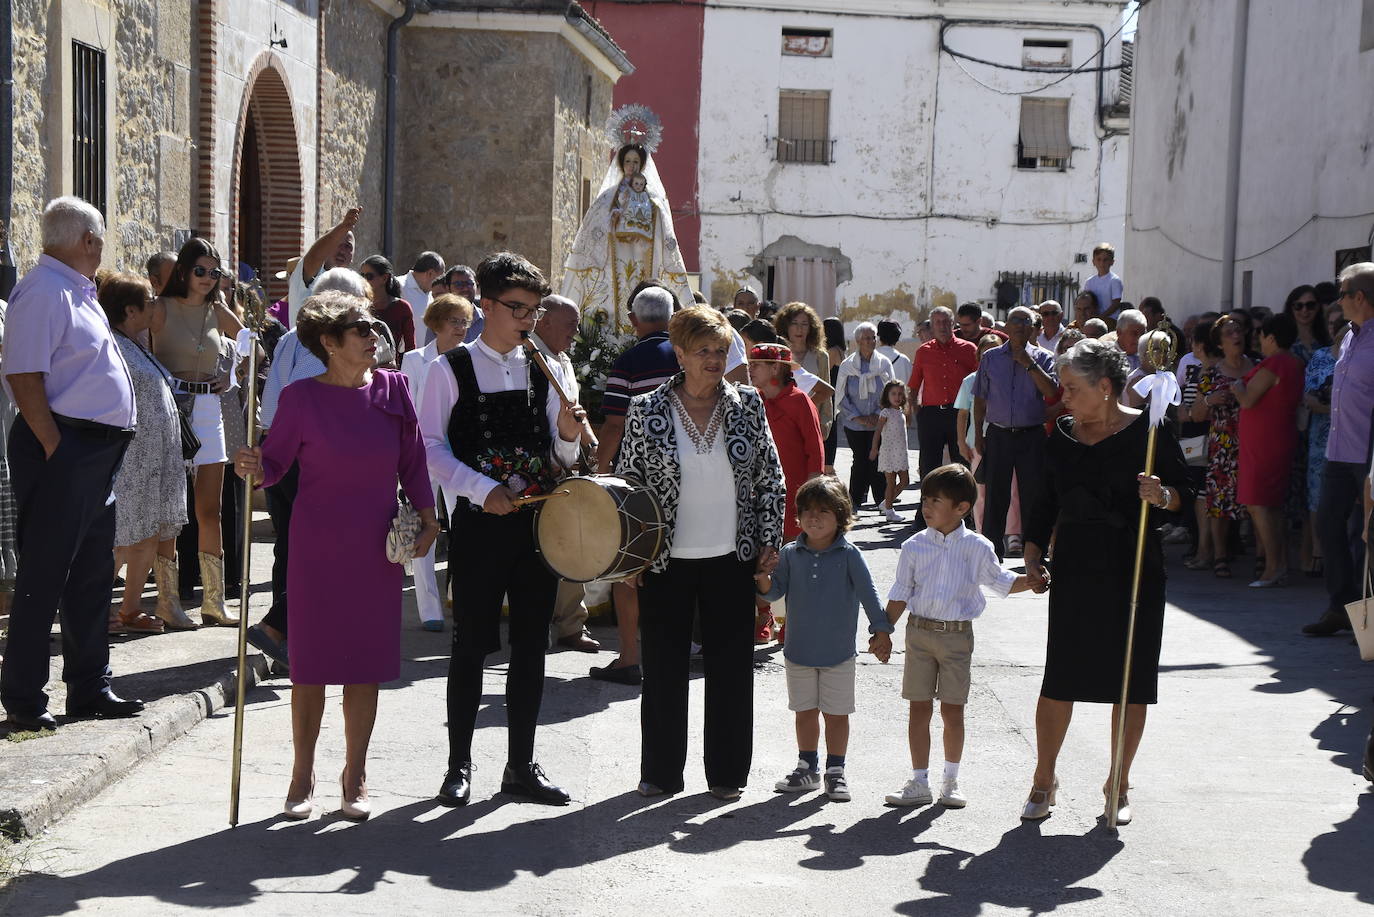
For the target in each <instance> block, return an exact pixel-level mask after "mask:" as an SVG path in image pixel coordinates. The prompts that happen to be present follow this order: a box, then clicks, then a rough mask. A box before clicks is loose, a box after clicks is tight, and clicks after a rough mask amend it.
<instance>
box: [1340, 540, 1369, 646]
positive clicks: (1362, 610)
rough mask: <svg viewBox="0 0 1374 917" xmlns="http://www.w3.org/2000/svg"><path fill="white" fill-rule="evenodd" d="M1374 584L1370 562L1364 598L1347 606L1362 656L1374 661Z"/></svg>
mask: <svg viewBox="0 0 1374 917" xmlns="http://www.w3.org/2000/svg"><path fill="white" fill-rule="evenodd" d="M1371 593H1374V584H1372V583H1371V580H1370V573H1369V564H1368V563H1366V564H1365V567H1364V598H1362V599H1360V600H1359V601H1358V602H1351V603H1350V604H1348V605H1346V606H1345V613H1346V614H1347V615H1348V616H1349V617H1350V629H1351V630H1353V631H1354V632H1355V642H1356V643H1358V644H1359V645H1360V658H1361V659H1363V660H1364V661H1365V662H1374V621H1371V620H1370V619H1371V618H1374V614H1371V613H1370V612H1371V611H1374V594H1371Z"/></svg>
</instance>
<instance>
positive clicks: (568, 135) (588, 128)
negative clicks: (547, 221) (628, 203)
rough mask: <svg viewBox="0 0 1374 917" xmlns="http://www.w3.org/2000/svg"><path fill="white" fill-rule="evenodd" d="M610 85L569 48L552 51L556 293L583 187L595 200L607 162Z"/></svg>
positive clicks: (578, 220) (553, 267)
mask: <svg viewBox="0 0 1374 917" xmlns="http://www.w3.org/2000/svg"><path fill="white" fill-rule="evenodd" d="M611 88H612V84H611V81H610V80H609V79H608V78H607V77H606V75H605V74H603V73H602V72H601V71H599V70H597V69H596V68H595V67H593V66H592V65H591V64H590V63H589V62H588V61H587V59H586V58H585V57H583V56H582V55H581V54H578V53H577V51H575V50H574V49H573V48H572V47H571V46H570V45H568V44H567V42H563V41H559V42H558V43H557V47H556V48H555V50H554V87H553V89H554V97H553V103H554V111H553V123H554V125H555V138H556V145H555V148H554V162H553V166H554V168H553V174H552V175H551V176H550V181H551V184H552V188H553V213H552V215H553V224H552V228H551V240H550V252H551V263H550V268H551V272H550V274H549V279H550V281H551V282H552V283H553V286H554V288H555V289H557V288H558V287H559V286H560V285H561V283H562V279H563V262H564V261H565V260H566V259H567V255H568V250H569V249H570V248H572V244H573V239H574V238H575V237H576V235H577V228H578V225H579V224H580V223H581V221H582V209H583V208H582V204H583V194H584V186H585V185H587V184H589V185H590V189H589V191H590V194H593V195H594V194H595V193H596V191H597V188H598V187H600V185H601V179H602V177H603V174H604V172H605V170H606V165H607V163H608V162H609V161H610V160H609V156H610V151H611V147H610V143H609V141H607V140H606V139H605V133H604V130H603V128H604V127H605V124H606V118H607V116H608V115H609V114H610V110H611Z"/></svg>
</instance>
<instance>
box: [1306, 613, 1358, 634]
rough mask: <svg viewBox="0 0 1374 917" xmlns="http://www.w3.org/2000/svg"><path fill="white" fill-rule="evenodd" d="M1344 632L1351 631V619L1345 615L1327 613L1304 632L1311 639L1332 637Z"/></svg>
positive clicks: (1309, 625)
mask: <svg viewBox="0 0 1374 917" xmlns="http://www.w3.org/2000/svg"><path fill="white" fill-rule="evenodd" d="M1343 630H1350V619H1349V618H1348V617H1346V616H1345V615H1344V614H1336V613H1334V612H1332V611H1327V612H1326V613H1324V614H1323V615H1322V616H1321V617H1320V618H1318V619H1317V620H1315V621H1313V622H1312V623H1311V624H1308V625H1307V626H1305V627H1304V628H1303V629H1302V632H1303V633H1304V634H1306V635H1307V636H1309V637H1330V636H1332V635H1334V634H1338V633H1340V632H1341V631H1343Z"/></svg>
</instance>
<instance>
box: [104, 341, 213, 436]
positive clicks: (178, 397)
mask: <svg viewBox="0 0 1374 917" xmlns="http://www.w3.org/2000/svg"><path fill="white" fill-rule="evenodd" d="M116 330H117V329H116ZM119 335H120V336H121V337H123V338H124V339H125V340H127V341H129V342H130V343H131V344H133V345H134V346H135V347H137V348H138V349H139V352H140V353H142V354H143V355H144V356H145V357H147V358H148V362H149V363H151V364H153V366H154V367H155V368H156V369H157V371H158V372H159V373H161V374H162V381H163V382H165V383H167V390H168V391H170V392H171V393H172V402H173V403H174V404H175V405H176V406H177V423H178V425H179V426H180V427H181V457H182V459H183V460H185V461H188V462H189V461H191V460H192V459H194V458H195V457H196V453H197V452H199V451H200V445H201V443H200V437H199V436H197V435H196V428H195V426H194V425H193V424H192V423H191V411H193V410H194V409H195V406H196V396H195V395H192V394H189V393H186V392H178V391H177V390H176V386H174V385H172V376H171V374H170V373H168V372H167V370H165V369H163V368H162V364H161V363H159V362H158V361H157V360H156V359H154V358H153V355H152V354H150V353H149V352H148V351H146V350H144V349H143V345H142V344H140V343H139V342H138V341H136V340H134V339H133V338H131V337H129V336H128V335H127V334H125V333H124V332H123V331H120V332H119Z"/></svg>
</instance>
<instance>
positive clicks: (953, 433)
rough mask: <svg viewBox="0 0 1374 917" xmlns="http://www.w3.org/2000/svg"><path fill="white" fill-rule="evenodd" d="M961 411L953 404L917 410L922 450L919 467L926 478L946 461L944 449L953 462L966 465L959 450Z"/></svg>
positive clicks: (918, 461)
mask: <svg viewBox="0 0 1374 917" xmlns="http://www.w3.org/2000/svg"><path fill="white" fill-rule="evenodd" d="M958 419H959V412H958V411H956V410H954V408H953V407H952V406H951V407H945V408H940V407H923V408H920V409H918V410H917V411H916V443H917V447H918V448H919V449H920V450H921V452H920V455H918V456H917V459H916V463H917V464H916V467H917V469H918V470H919V471H920V473H921V477H922V478H924V477H925V476H926V475H928V474H930V473H931V472H932V471H934V470H935V469H936V468H939V467H940V466H941V465H943V464H944V463H945V461H944V455H945V449H946V448H948V449H949V454H950V456H951V458H950V461H952V462H958V463H959V464H961V465H967V464H968V462H965V461H964V457H963V455H961V454H960V452H959V422H958Z"/></svg>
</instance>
